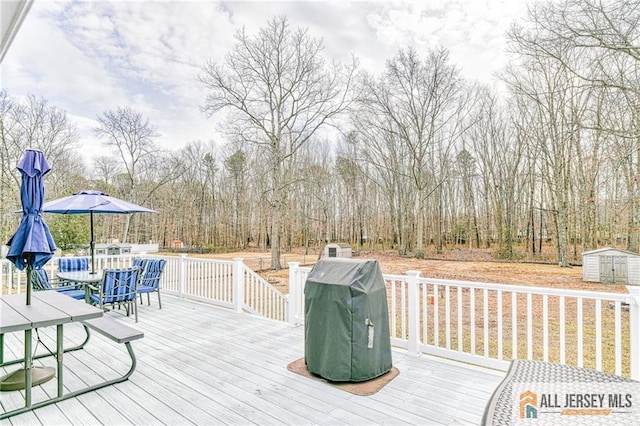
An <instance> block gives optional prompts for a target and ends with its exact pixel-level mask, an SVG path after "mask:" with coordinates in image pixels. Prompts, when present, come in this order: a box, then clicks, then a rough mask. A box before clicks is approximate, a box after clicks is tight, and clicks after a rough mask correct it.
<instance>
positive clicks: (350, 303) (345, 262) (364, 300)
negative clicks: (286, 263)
mask: <svg viewBox="0 0 640 426" xmlns="http://www.w3.org/2000/svg"><path fill="white" fill-rule="evenodd" d="M304 296H305V297H304V315H305V348H304V349H305V363H306V365H307V369H308V370H309V371H310V372H311V373H313V374H317V375H319V376H321V377H324V378H325V379H327V380H331V381H342V382H345V381H351V382H360V381H365V380H369V379H373V378H375V377H378V376H380V375H382V374H384V373H386V372H387V371H389V370H391V367H392V365H391V342H390V338H389V314H388V308H387V290H386V286H385V283H384V279H383V278H382V272H381V271H380V266H379V265H378V262H377V261H375V260H364V261H363V260H351V259H338V258H324V259H322V260H320V261H319V262H318V263H316V265H315V266H314V267H313V269H312V270H311V272H310V273H309V276H308V278H307V281H306V284H305V289H304Z"/></svg>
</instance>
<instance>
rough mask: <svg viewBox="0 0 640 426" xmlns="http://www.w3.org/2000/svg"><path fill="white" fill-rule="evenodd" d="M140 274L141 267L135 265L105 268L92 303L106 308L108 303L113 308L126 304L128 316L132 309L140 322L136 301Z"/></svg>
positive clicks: (91, 298) (92, 297) (92, 296)
mask: <svg viewBox="0 0 640 426" xmlns="http://www.w3.org/2000/svg"><path fill="white" fill-rule="evenodd" d="M139 276H140V268H139V267H138V266H133V267H131V268H115V269H105V270H104V276H103V278H102V282H101V283H100V288H99V289H96V290H97V292H96V293H95V294H92V295H91V297H90V300H91V303H93V304H94V305H96V306H99V307H100V308H102V309H105V308H106V306H107V305H110V306H111V307H112V308H113V307H115V306H116V305H117V306H118V307H120V306H122V305H124V307H125V309H126V312H127V316H129V315H130V312H131V310H133V312H134V314H135V319H136V322H138V305H137V303H136V295H137V293H136V290H137V286H138V279H139Z"/></svg>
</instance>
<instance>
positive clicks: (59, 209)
mask: <svg viewBox="0 0 640 426" xmlns="http://www.w3.org/2000/svg"><path fill="white" fill-rule="evenodd" d="M42 211H43V212H47V213H60V214H81V213H89V214H90V215H91V220H90V225H91V242H90V247H91V272H95V250H94V237H93V213H94V212H95V213H116V214H129V213H158V212H157V211H155V210H151V209H148V208H146V207H143V206H139V205H137V204H133V203H130V202H128V201H124V200H121V199H119V198H115V197H111V196H109V195H108V194H105V193H103V192H100V191H95V190H91V189H83V190H82V191H78V192H76V193H75V194H73V195H69V196H68V197H63V198H59V199H57V200H53V201H49V202H46V203H44V205H43V206H42Z"/></svg>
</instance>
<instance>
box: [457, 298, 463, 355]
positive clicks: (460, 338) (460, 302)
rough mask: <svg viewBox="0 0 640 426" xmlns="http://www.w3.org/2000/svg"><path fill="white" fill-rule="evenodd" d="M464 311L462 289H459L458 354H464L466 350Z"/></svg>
mask: <svg viewBox="0 0 640 426" xmlns="http://www.w3.org/2000/svg"><path fill="white" fill-rule="evenodd" d="M462 311H463V306H462V287H458V352H462V351H463V350H464V347H463V344H464V343H463V342H464V340H463V334H462V325H463V323H462Z"/></svg>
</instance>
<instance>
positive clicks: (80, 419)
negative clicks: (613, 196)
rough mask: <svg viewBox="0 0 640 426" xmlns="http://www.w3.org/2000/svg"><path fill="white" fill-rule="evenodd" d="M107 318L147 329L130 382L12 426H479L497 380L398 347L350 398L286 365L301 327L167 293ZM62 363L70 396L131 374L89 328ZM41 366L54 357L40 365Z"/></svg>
mask: <svg viewBox="0 0 640 426" xmlns="http://www.w3.org/2000/svg"><path fill="white" fill-rule="evenodd" d="M107 315H109V316H113V317H115V318H117V319H118V320H119V321H122V322H124V323H125V324H129V325H132V326H133V327H136V328H138V329H140V330H142V331H143V332H144V333H145V337H144V338H143V339H141V340H137V341H135V342H132V346H133V347H134V350H135V353H136V356H137V359H138V366H137V369H136V371H135V372H134V374H133V375H132V376H131V377H130V379H129V380H128V381H126V382H124V383H120V384H117V385H114V386H109V387H107V388H103V389H100V390H98V391H94V392H90V393H88V394H84V395H81V396H79V397H77V398H73V399H70V400H67V401H63V402H61V403H58V404H55V405H52V406H48V407H43V408H40V409H37V410H35V411H33V412H31V413H25V414H21V415H19V416H14V417H12V418H10V419H9V422H8V423H9V424H11V425H22V424H25V425H26V424H28V425H33V424H71V425H86V424H96V423H102V424H107V425H109V424H113V425H122V424H132V425H134V424H149V425H156V424H157V425H160V424H166V425H175V424H180V425H183V424H196V425H204V424H207V425H208V424H212V425H213V424H242V425H244V424H260V425H282V424H291V425H306V424H313V425H370V424H393V425H396V424H445V425H447V424H478V423H479V422H480V419H481V417H482V411H483V410H484V406H485V404H486V402H487V401H488V399H489V398H490V396H491V393H492V392H493V390H494V389H495V387H496V386H497V385H498V384H499V383H500V381H501V380H502V377H503V375H504V374H503V373H500V372H494V371H491V370H486V369H481V368H476V367H472V366H468V365H465V364H461V363H455V362H450V361H446V360H441V359H438V358H433V357H429V356H419V357H418V356H414V355H411V354H408V353H407V352H405V351H402V350H396V349H394V350H393V365H394V366H395V367H397V368H398V370H399V371H400V374H399V375H398V376H397V377H396V378H395V379H393V380H392V381H391V382H390V383H389V384H388V385H387V386H385V387H384V388H383V389H382V390H381V391H379V392H378V393H376V394H373V395H371V396H366V397H364V396H356V395H353V394H350V393H348V392H345V391H343V390H340V389H337V388H335V387H333V386H330V385H328V384H326V383H324V382H322V381H318V380H312V379H309V378H306V377H302V376H300V375H298V374H295V373H293V372H291V371H289V370H287V365H288V364H289V363H291V362H293V361H295V360H296V359H298V358H300V357H302V356H303V355H304V342H303V337H304V328H303V327H302V326H299V325H298V326H295V325H291V324H287V323H283V322H278V321H273V320H268V319H264V318H259V317H256V316H252V315H249V314H238V313H235V312H232V311H230V310H228V309H223V308H216V307H212V306H209V305H205V304H201V303H195V302H189V301H186V300H183V299H179V298H174V297H171V296H164V297H163V309H162V310H159V309H158V307H157V304H154V305H151V306H148V305H146V301H145V305H142V306H140V305H139V318H140V320H139V323H137V324H135V323H134V321H133V318H132V317H131V318H127V317H126V316H124V315H123V313H122V312H118V311H116V312H109V313H107ZM54 333H55V329H54V328H52V327H49V328H44V329H41V334H42V335H43V340H45V343H47V344H48V345H50V347H51V345H52V344H53V337H54ZM22 337H23V335H22V334H18V333H11V334H9V335H7V336H6V337H5V345H6V352H5V353H7V354H8V355H7V357H10V355H9V354H16V353H20V347H21V339H22ZM82 337H83V332H82V328H81V327H80V326H79V325H78V324H68V325H66V326H65V344H66V345H72V344H77V343H79V342H80V341H81V340H82ZM64 362H65V366H66V369H65V386H66V388H67V389H68V390H74V389H78V388H81V387H84V386H86V385H87V384H93V383H97V382H98V381H100V380H101V379H100V377H102V378H104V379H107V378H113V377H115V376H118V375H121V374H123V372H124V371H126V369H127V368H128V356H127V354H126V351H125V349H124V345H118V344H116V343H114V342H112V341H110V340H108V339H106V338H104V337H103V336H100V335H99V334H97V333H92V337H91V341H90V342H89V344H88V346H87V347H86V348H85V349H84V350H81V351H76V352H70V353H67V354H65V361H64ZM41 363H42V364H44V365H53V360H52V359H44V360H40V361H37V362H36V364H41ZM15 368H17V366H10V367H7V368H6V369H4V370H3V371H0V373H1V374H5V373H6V372H9V371H13V370H14V369H15ZM0 370H2V369H0ZM43 392H47V393H53V392H55V381H51V382H48V383H45V384H44V385H42V386H40V387H38V388H34V392H33V394H34V401H37V400H38V399H37V398H38V396H40V397H41V396H42V394H43ZM1 396H2V402H1V404H2V406H3V409H7V407H9V408H14V407H16V404H19V402H20V401H21V396H20V394H19V393H18V392H9V393H6V392H5V393H3V394H2V395H1Z"/></svg>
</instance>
